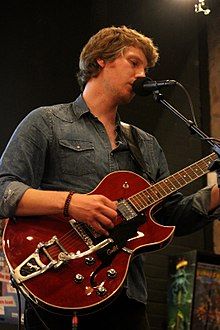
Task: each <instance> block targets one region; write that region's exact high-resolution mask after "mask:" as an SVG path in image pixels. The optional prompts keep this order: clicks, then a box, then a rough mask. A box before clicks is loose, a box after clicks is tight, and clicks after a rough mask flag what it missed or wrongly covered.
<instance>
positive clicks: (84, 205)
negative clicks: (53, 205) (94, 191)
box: [69, 194, 117, 235]
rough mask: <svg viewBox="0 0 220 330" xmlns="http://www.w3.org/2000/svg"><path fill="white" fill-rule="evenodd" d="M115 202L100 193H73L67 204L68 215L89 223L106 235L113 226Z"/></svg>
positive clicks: (115, 212) (115, 213)
mask: <svg viewBox="0 0 220 330" xmlns="http://www.w3.org/2000/svg"><path fill="white" fill-rule="evenodd" d="M116 209H117V204H116V202H112V201H111V200H110V199H108V198H107V197H105V196H102V195H86V194H74V195H73V196H72V199H71V203H70V205H69V215H70V216H71V217H73V218H74V219H75V220H77V221H81V222H84V223H86V224H88V225H90V226H91V227H92V228H93V229H95V231H97V232H98V233H99V234H101V235H108V234H109V233H108V229H111V228H113V227H114V219H116V216H117V211H116Z"/></svg>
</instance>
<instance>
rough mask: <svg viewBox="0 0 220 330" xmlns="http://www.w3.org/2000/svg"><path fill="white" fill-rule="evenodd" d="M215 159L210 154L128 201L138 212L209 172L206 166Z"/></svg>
mask: <svg viewBox="0 0 220 330" xmlns="http://www.w3.org/2000/svg"><path fill="white" fill-rule="evenodd" d="M216 158H217V156H216V154H215V153H212V154H210V155H208V156H206V157H205V158H203V159H201V160H199V161H197V162H196V163H193V164H192V165H190V166H187V167H186V168H184V169H182V170H180V171H179V172H176V173H175V174H172V175H170V176H169V177H167V178H165V179H164V180H162V181H159V182H157V183H155V184H153V185H151V186H149V187H148V188H146V189H144V190H142V191H141V192H139V193H137V194H135V195H133V196H131V197H130V198H129V199H128V200H129V202H130V203H131V204H132V205H133V206H134V207H135V209H136V210H137V211H139V212H141V211H143V210H144V209H146V208H147V207H149V206H151V205H153V204H155V203H157V202H159V201H161V200H162V199H164V198H165V197H167V196H169V195H171V194H172V193H173V192H175V191H177V190H179V189H180V188H182V187H184V186H186V185H187V184H189V183H191V182H193V181H194V180H196V179H198V178H200V177H202V176H203V175H204V174H206V173H208V172H209V169H208V166H209V165H210V164H211V163H212V162H213V161H214V160H215V159H216Z"/></svg>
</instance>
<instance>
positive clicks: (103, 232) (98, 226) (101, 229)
mask: <svg viewBox="0 0 220 330" xmlns="http://www.w3.org/2000/svg"><path fill="white" fill-rule="evenodd" d="M92 228H93V229H94V230H95V231H96V232H97V233H99V234H101V235H105V236H109V232H108V231H107V230H106V229H105V228H104V227H103V226H102V225H101V224H100V223H99V222H98V221H97V222H94V223H93V225H92Z"/></svg>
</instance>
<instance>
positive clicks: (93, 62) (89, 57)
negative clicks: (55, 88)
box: [77, 26, 159, 90]
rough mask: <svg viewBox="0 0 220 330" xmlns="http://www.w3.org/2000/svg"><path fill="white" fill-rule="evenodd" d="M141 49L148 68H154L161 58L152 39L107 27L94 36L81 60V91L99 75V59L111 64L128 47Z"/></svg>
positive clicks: (134, 31)
mask: <svg viewBox="0 0 220 330" xmlns="http://www.w3.org/2000/svg"><path fill="white" fill-rule="evenodd" d="M130 46H133V47H137V48H140V49H141V50H142V51H143V53H144V55H145V56H146V59H147V64H148V68H150V67H153V66H154V65H155V64H156V62H157V60H158V57H159V53H158V48H157V47H156V46H155V45H154V44H153V41H152V39H150V38H148V37H146V36H145V35H143V34H142V33H140V32H138V31H136V30H134V29H131V28H128V27H126V26H121V27H115V26H112V27H107V28H104V29H101V30H100V31H99V32H98V33H96V34H95V35H93V36H92V37H91V38H90V39H89V41H88V42H87V44H86V45H85V46H84V48H83V50H82V52H81V54H80V60H79V72H78V73H77V79H78V83H79V85H80V88H81V90H83V89H84V87H85V85H86V83H87V82H88V80H89V79H90V78H92V77H95V76H97V75H98V74H99V72H100V70H101V67H100V66H99V64H98V63H97V59H103V60H104V61H108V62H111V61H113V60H114V59H115V58H117V57H118V56H119V55H120V54H121V53H122V52H123V50H124V49H125V48H126V47H130Z"/></svg>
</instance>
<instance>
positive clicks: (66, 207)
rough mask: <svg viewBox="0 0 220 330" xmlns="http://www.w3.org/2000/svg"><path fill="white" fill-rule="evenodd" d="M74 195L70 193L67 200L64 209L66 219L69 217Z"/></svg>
mask: <svg viewBox="0 0 220 330" xmlns="http://www.w3.org/2000/svg"><path fill="white" fill-rule="evenodd" d="M73 194H74V192H73V191H70V192H69V194H68V195H67V198H66V200H65V203H64V207H63V215H64V217H69V206H70V202H71V198H72V196H73Z"/></svg>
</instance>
